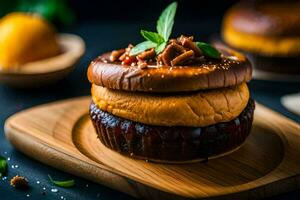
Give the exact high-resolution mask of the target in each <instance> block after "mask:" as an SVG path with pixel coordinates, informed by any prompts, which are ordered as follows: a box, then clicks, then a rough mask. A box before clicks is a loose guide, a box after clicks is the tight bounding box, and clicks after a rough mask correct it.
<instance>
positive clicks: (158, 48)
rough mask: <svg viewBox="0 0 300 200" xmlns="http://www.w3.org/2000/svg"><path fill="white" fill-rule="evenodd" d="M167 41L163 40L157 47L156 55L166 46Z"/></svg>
mask: <svg viewBox="0 0 300 200" xmlns="http://www.w3.org/2000/svg"><path fill="white" fill-rule="evenodd" d="M166 45H167V42H163V43H161V44H160V45H158V46H157V47H156V48H155V53H156V55H158V54H160V53H161V52H162V51H163V50H164V49H165V48H166Z"/></svg>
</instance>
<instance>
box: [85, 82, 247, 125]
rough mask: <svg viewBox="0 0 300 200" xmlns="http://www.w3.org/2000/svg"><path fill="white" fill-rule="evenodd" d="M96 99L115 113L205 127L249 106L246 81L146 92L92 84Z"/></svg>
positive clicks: (145, 120)
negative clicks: (198, 88) (227, 85)
mask: <svg viewBox="0 0 300 200" xmlns="http://www.w3.org/2000/svg"><path fill="white" fill-rule="evenodd" d="M91 92H92V98H93V102H94V103H95V104H96V105H97V106H98V107H99V108H100V109H101V110H103V111H106V112H108V113H111V114H113V115H115V116H118V117H122V118H125V119H129V120H132V121H135V122H140V123H144V124H148V125H158V126H191V127H204V126H209V125H212V124H217V123H220V122H228V121H230V120H233V119H234V118H236V117H237V116H238V115H239V114H240V113H241V112H242V111H243V110H244V109H245V107H246V106H247V103H248V100H249V90H248V87H247V84H246V83H242V84H240V85H237V86H234V87H230V88H222V89H215V90H207V91H197V92H190V93H181V94H180V93H178V94H173V95H169V94H168V95H167V94H149V93H148V94H147V93H142V92H135V93H132V92H126V91H118V90H111V89H107V88H104V87H101V86H97V85H92V90H91Z"/></svg>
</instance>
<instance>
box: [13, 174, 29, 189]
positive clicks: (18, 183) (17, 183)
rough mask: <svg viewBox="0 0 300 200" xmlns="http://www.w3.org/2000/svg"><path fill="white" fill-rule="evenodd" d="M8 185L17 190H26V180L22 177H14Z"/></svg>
mask: <svg viewBox="0 0 300 200" xmlns="http://www.w3.org/2000/svg"><path fill="white" fill-rule="evenodd" d="M10 185H12V186H13V187H15V188H18V189H26V188H28V180H27V178H25V177H23V176H19V175H17V176H15V177H13V178H12V179H11V180H10Z"/></svg>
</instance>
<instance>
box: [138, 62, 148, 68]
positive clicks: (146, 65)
mask: <svg viewBox="0 0 300 200" xmlns="http://www.w3.org/2000/svg"><path fill="white" fill-rule="evenodd" d="M137 64H138V66H139V68H140V69H145V68H147V67H148V64H147V62H146V61H143V60H139V61H138V63H137Z"/></svg>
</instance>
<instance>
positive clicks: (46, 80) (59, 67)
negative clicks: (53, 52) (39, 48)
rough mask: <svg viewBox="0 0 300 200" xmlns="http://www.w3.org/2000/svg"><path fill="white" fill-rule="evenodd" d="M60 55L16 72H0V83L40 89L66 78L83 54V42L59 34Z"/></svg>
mask: <svg viewBox="0 0 300 200" xmlns="http://www.w3.org/2000/svg"><path fill="white" fill-rule="evenodd" d="M58 41H59V44H60V46H61V49H62V53H61V54H59V55H57V56H54V57H51V58H47V59H43V60H39V61H35V62H30V63H27V64H25V65H23V66H21V67H19V69H18V70H17V71H0V82H1V83H3V84H7V85H10V86H13V87H19V88H31V87H41V86H44V85H47V84H50V83H53V82H56V81H58V80H61V79H63V78H64V77H65V76H67V75H68V74H69V73H70V72H71V71H72V70H73V69H74V67H75V64H76V63H77V62H78V61H79V59H80V58H81V57H82V55H83V54H84V52H85V43H84V41H83V40H82V39H81V38H80V37H79V36H76V35H73V34H59V35H58Z"/></svg>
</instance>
